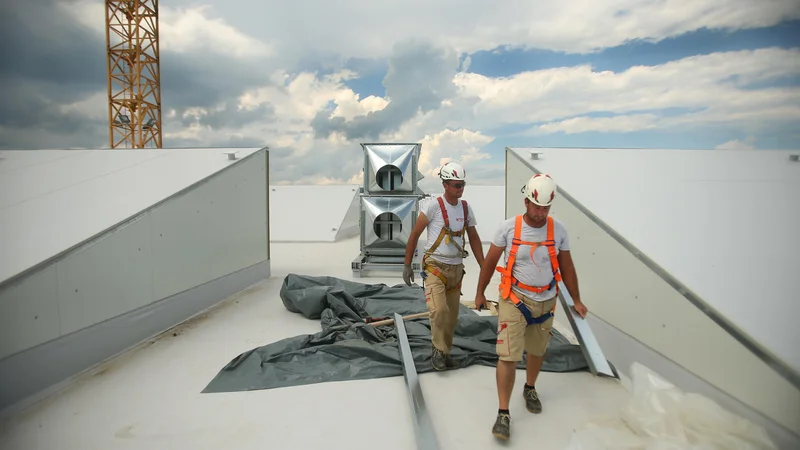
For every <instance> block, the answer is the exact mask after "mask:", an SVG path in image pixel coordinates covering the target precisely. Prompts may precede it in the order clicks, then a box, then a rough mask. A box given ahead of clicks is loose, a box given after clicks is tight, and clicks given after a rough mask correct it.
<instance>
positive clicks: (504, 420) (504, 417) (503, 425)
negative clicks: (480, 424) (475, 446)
mask: <svg viewBox="0 0 800 450" xmlns="http://www.w3.org/2000/svg"><path fill="white" fill-rule="evenodd" d="M492 434H493V435H495V437H497V438H500V439H503V440H504V441H507V440H508V438H509V436H510V435H511V416H510V415H508V414H506V413H497V420H495V422H494V427H492Z"/></svg>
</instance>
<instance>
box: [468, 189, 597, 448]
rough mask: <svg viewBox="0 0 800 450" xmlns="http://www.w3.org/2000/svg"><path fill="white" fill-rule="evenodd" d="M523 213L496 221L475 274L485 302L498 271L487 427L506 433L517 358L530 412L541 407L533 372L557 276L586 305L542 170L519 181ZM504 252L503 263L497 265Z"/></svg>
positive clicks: (581, 309) (579, 307) (546, 336)
mask: <svg viewBox="0 0 800 450" xmlns="http://www.w3.org/2000/svg"><path fill="white" fill-rule="evenodd" d="M524 192H525V200H524V203H525V213H524V214H520V215H518V216H516V217H512V218H510V219H507V220H505V221H503V222H501V223H500V225H499V226H498V229H497V232H496V234H495V236H494V239H493V240H492V244H491V246H490V247H489V251H488V252H487V253H486V260H485V262H486V263H485V264H484V265H483V266H482V268H481V273H480V275H479V278H478V292H477V293H476V295H475V306H476V308H477V309H479V310H480V309H482V308H484V307H485V306H486V296H485V295H484V291H485V290H486V286H487V285H488V284H489V281H490V280H491V278H492V272H493V270H497V271H498V272H500V273H501V274H502V275H501V276H502V278H501V284H500V288H499V297H500V298H499V299H498V317H497V342H496V345H495V351H496V352H497V356H498V361H497V396H498V400H499V409H498V412H497V419H496V421H495V424H494V427H493V428H492V433H493V434H494V435H495V436H497V437H498V438H500V439H508V438H509V436H510V418H511V415H510V412H509V401H510V399H511V392H512V390H513V388H514V378H515V372H516V365H517V362H519V361H522V356H523V350H524V351H525V352H527V358H526V359H527V361H526V363H525V368H526V370H525V374H526V383H525V387H524V388H523V391H522V395H523V397H524V398H525V406H526V408H527V410H528V411H530V412H532V413H540V412H541V411H542V403H541V400H540V399H539V395H538V393H537V391H536V378H537V377H538V375H539V370H540V369H541V367H542V360H543V357H544V354H545V350H546V349H547V343H548V342H549V340H550V329H551V328H552V327H553V320H554V317H553V314H554V313H555V309H556V302H557V301H558V290H559V287H558V282H559V281H561V280H562V279H563V281H564V285H565V286H566V287H567V289H568V290H569V293H570V295H571V296H572V299H573V300H574V301H575V311H576V312H577V313H578V314H579V315H580V316H581V317H585V316H586V313H587V311H588V310H587V308H586V305H584V304H583V302H582V301H581V296H580V293H579V292H578V277H577V274H576V272H575V266H574V265H573V262H572V257H571V256H570V251H569V250H570V243H569V236H568V234H567V230H566V228H565V227H564V225H563V224H562V223H561V222H560V221H559V220H557V219H555V218H554V217H552V216H550V215H549V212H550V206H551V205H552V204H553V200H555V198H556V183H555V182H554V181H553V179H552V178H551V177H550V176H549V175H548V174H537V175H534V176H533V177H531V178H530V180H529V181H528V183H527V185H526V186H525V190H524ZM504 252H505V266H504V267H500V266H497V262H498V260H499V259H500V256H501V255H503V253H504Z"/></svg>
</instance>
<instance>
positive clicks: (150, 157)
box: [0, 148, 260, 282]
mask: <svg viewBox="0 0 800 450" xmlns="http://www.w3.org/2000/svg"><path fill="white" fill-rule="evenodd" d="M258 150H260V149H259V148H241V149H239V148H237V149H223V148H204V149H190V148H187V149H169V150H167V149H130V150H124V149H115V150H3V151H0V230H1V232H0V248H2V249H3V251H2V252H0V282H2V281H5V280H7V279H9V278H11V277H13V276H15V275H17V274H19V273H21V272H23V271H25V270H27V269H29V268H31V267H33V266H35V265H36V264H39V263H41V262H43V261H45V260H47V259H49V258H51V257H53V256H56V255H58V254H59V253H61V252H63V251H64V250H67V249H69V248H71V247H72V246H74V245H76V244H79V243H80V242H83V241H84V240H86V239H89V238H91V237H93V236H95V235H97V234H98V233H101V232H103V231H104V230H106V229H107V228H109V227H112V226H114V225H116V224H117V223H119V222H121V221H123V220H125V219H127V218H129V217H131V216H133V215H135V214H137V213H139V212H141V211H142V210H144V209H146V208H148V207H149V206H152V205H153V204H155V203H158V202H159V201H161V200H164V199H166V198H167V197H169V196H170V195H172V194H174V193H176V192H179V191H180V190H182V189H184V188H186V187H188V186H190V185H192V184H194V183H195V182H198V181H200V180H203V179H204V178H206V177H208V176H209V175H212V174H213V173H215V172H218V171H219V170H221V169H223V168H225V167H227V166H228V165H230V164H232V163H236V162H237V161H238V160H239V159H241V158H243V157H245V156H247V155H250V154H252V153H254V152H257V151H258ZM228 151H238V153H237V155H236V156H237V158H238V159H237V160H228V156H227V155H225V154H224V152H228Z"/></svg>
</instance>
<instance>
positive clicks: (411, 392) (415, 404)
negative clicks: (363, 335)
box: [394, 313, 439, 450]
mask: <svg viewBox="0 0 800 450" xmlns="http://www.w3.org/2000/svg"><path fill="white" fill-rule="evenodd" d="M394 325H395V329H396V330H397V343H398V347H399V348H400V360H401V361H402V362H403V376H404V377H405V380H406V387H407V388H408V402H409V405H410V406H411V415H412V422H414V434H415V435H416V438H417V448H418V449H419V450H438V448H439V444H438V443H437V442H436V433H434V431H433V423H432V422H431V417H430V415H429V414H428V408H427V407H426V406H425V399H424V398H423V396H422V387H421V386H420V384H419V377H418V376H417V367H416V365H414V356H413V355H412V354H411V346H410V345H409V343H408V334H406V327H405V323H404V322H403V317H402V316H401V315H400V314H397V313H394Z"/></svg>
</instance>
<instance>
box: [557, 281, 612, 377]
mask: <svg viewBox="0 0 800 450" xmlns="http://www.w3.org/2000/svg"><path fill="white" fill-rule="evenodd" d="M559 284H560V289H559V294H558V296H559V297H560V299H561V305H562V306H563V307H564V312H565V314H566V315H567V319H569V323H570V325H572V331H573V332H574V333H575V337H576V338H578V342H579V343H580V345H581V351H582V352H583V356H584V357H585V358H586V362H587V363H588V364H589V370H590V371H591V372H592V374H594V375H605V376H607V377H612V378H617V375H616V374H615V373H614V370H613V369H612V368H611V365H610V364H609V363H608V360H607V359H606V356H605V355H604V354H603V350H602V349H601V348H600V344H599V343H598V342H597V339H596V338H595V337H594V333H592V329H591V328H590V327H589V322H587V321H586V319H584V318H582V317H581V316H579V315H578V313H577V312H575V309H574V308H573V307H574V306H575V301H574V300H572V296H571V295H569V291H568V290H567V287H566V286H565V285H564V283H563V282H561V283H559Z"/></svg>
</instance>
